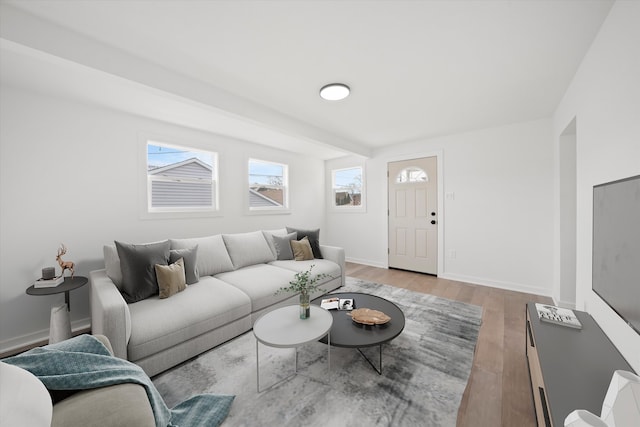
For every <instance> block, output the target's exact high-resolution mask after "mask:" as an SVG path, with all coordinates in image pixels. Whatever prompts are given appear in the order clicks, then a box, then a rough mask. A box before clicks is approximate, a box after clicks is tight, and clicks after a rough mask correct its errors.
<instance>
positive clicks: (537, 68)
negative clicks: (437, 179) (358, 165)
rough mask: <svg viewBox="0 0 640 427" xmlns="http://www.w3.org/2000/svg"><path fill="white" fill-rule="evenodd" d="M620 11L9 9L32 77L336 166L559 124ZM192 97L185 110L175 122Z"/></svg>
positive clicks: (6, 76)
mask: <svg viewBox="0 0 640 427" xmlns="http://www.w3.org/2000/svg"><path fill="white" fill-rule="evenodd" d="M612 4H613V1H612V0H593V1H591V0H581V1H577V0H554V1H551V0H548V1H546V0H509V1H508V0H495V1H489V0H487V1H483V0H475V1H474V0H466V1H463V0H458V1H435V0H430V1H239V0H234V1H207V0H200V1H188V0H187V1H177V0H176V1H171V0H168V1H167V0H165V1H131V0H129V1H106V0H102V1H101V0H94V1H77V0H68V1H67V0H57V1H38V0H31V1H12V0H3V1H2V6H3V15H5V18H4V20H3V21H2V24H3V25H2V27H0V31H2V32H1V33H0V35H1V36H2V39H3V44H2V56H1V57H0V60H1V61H2V69H1V72H2V73H3V76H2V77H3V80H5V81H9V82H20V83H22V84H26V82H25V80H24V79H26V78H27V77H25V72H24V71H25V70H24V67H37V68H39V69H40V70H41V71H40V72H41V73H46V75H49V74H51V75H55V74H59V78H60V79H65V77H64V76H65V72H60V71H61V70H67V71H68V70H69V69H71V68H74V67H75V68H76V72H77V73H81V74H82V77H78V76H77V75H76V77H75V78H73V79H68V81H67V83H66V84H64V85H63V86H65V87H66V86H70V85H71V86H73V84H74V82H75V83H79V82H84V84H85V86H93V87H96V86H99V87H103V86H104V85H105V84H106V80H109V84H108V85H107V86H106V87H109V88H110V89H109V93H111V94H112V96H111V98H115V97H114V96H113V94H118V98H120V99H121V101H120V103H121V104H122V105H120V107H118V106H117V105H116V104H118V102H117V101H116V100H114V99H112V100H111V101H108V98H109V97H105V96H104V93H102V94H100V93H97V92H95V90H96V89H94V92H95V93H94V95H95V99H93V101H94V102H103V103H105V104H108V103H109V102H111V104H112V105H111V106H112V107H114V108H124V107H123V106H124V105H125V103H123V102H122V99H125V100H126V99H127V93H129V94H131V97H132V98H135V99H138V98H140V99H142V98H144V97H145V96H150V98H149V99H152V98H153V100H152V101H149V100H147V101H149V102H146V103H144V102H141V103H140V105H138V106H137V107H135V108H138V109H140V111H138V113H139V114H143V115H147V116H156V117H158V118H161V119H163V120H168V121H174V122H177V123H180V124H184V125H190V123H189V121H190V120H193V126H194V127H199V128H205V129H207V130H213V131H216V130H218V132H219V133H225V134H229V135H234V136H237V137H242V138H245V139H250V140H254V141H256V142H262V143H266V144H269V145H276V146H277V145H278V144H282V148H285V149H291V147H292V146H296V145H297V150H298V151H304V152H309V153H311V154H313V155H317V156H319V157H323V158H331V157H336V156H339V155H342V154H345V153H347V152H354V153H358V154H364V155H366V154H368V153H370V152H371V150H374V149H376V148H378V147H383V146H386V145H390V144H397V143H401V142H405V141H412V140H417V139H422V138H429V137H433V136H437V135H444V134H452V133H458V132H463V131H468V130H473V129H480V128H486V127H491V126H498V125H503V124H508V123H514V122H520V121H526V120H533V119H538V118H541V117H547V116H549V115H551V114H552V113H553V111H554V109H555V107H556V105H557V104H558V102H559V101H560V99H561V97H562V96H563V94H564V92H565V90H566V88H567V86H568V84H569V82H570V80H571V78H572V77H573V75H574V74H575V72H576V69H577V67H578V65H579V63H580V61H581V60H582V58H583V56H584V54H585V52H586V51H587V49H588V47H589V46H590V44H591V42H592V40H593V39H594V37H595V35H596V33H597V31H598V30H599V28H600V26H601V24H602V22H603V21H604V19H605V18H606V15H607V13H608V11H609V9H610V8H611V6H612ZM52 24H53V25H52ZM45 27H46V28H48V30H47V31H45V30H44V28H45ZM59 27H62V28H63V29H65V30H71V31H66V32H60V31H56V28H59ZM79 40H83V43H85V44H82V43H81V42H80V41H79ZM87 43H89V44H87ZM83 46H84V47H86V46H91V47H92V48H91V49H83V48H82V47H83ZM26 47H28V48H26ZM116 57H117V58H119V59H118V61H114V60H113V58H116ZM60 58H63V59H64V60H60ZM34 61H36V62H38V63H39V64H40V65H39V66H38V65H36V64H35V63H34ZM136 61H138V62H136ZM44 63H46V64H47V67H44V66H43V64H44ZM78 64H80V65H82V66H83V67H81V70H80V69H78V67H79V65H78ZM141 64H145V66H147V70H150V69H153V70H157V71H158V72H157V73H155V72H153V73H146V74H144V73H141V72H140V70H141V69H144V67H143V66H142V65H141ZM48 67H58V71H57V73H56V72H48ZM60 67H61V68H60ZM149 67H151V68H149ZM33 72H35V71H33ZM163 73H164V74H163ZM27 74H28V73H27ZM70 74H73V73H70ZM20 79H22V80H20ZM101 79H102V80H101ZM36 80H37V81H39V82H40V85H44V84H46V82H47V81H49V80H51V82H54V81H55V80H54V78H53V77H46V78H44V82H45V83H43V76H38V79H35V78H34V79H33V81H36ZM96 81H101V84H100V85H96V84H92V85H90V84H88V82H96ZM330 82H343V83H346V84H348V85H349V86H351V88H352V94H351V96H350V97H349V98H347V99H346V100H343V101H338V102H328V101H324V100H322V99H321V98H320V97H319V96H318V90H319V89H320V87H321V86H323V85H324V84H326V83H330ZM60 85H61V83H60V82H59V81H55V85H54V84H50V85H49V86H50V88H53V87H60ZM115 87H119V88H120V90H116V89H114V88H115ZM65 90H68V91H72V89H70V88H68V87H67V88H66V89H65ZM76 92H77V94H78V95H77V96H81V95H80V94H81V93H85V94H86V95H85V96H87V97H89V96H90V95H89V94H90V93H91V90H88V89H86V88H83V89H82V90H77V91H76ZM134 94H135V95H134ZM100 99H102V101H100ZM160 99H163V100H162V101H160ZM163 102H166V103H167V104H166V106H165V107H166V108H156V109H157V110H160V111H164V114H165V115H166V116H167V117H161V116H159V114H160V112H153V111H151V110H152V109H151V108H150V107H149V106H150V105H156V106H158V105H162V103H163ZM132 104H134V105H137V104H136V103H135V102H133V103H132ZM178 104H180V105H181V106H182V107H181V108H183V110H184V111H181V112H180V114H177V113H176V114H175V115H176V117H178V116H179V118H171V117H169V116H171V114H167V113H166V111H168V110H167V109H171V108H173V109H180V108H179V107H178ZM145 105H146V107H145ZM185 107H188V108H186V109H184V108H185ZM129 108H134V107H132V106H130V107H129ZM144 108H147V111H146V112H144V111H142V110H143V109H144ZM132 112H135V111H132ZM192 116H193V117H192ZM197 116H202V117H200V119H197V118H196V117H197ZM213 117H215V118H216V119H215V120H211V118H213ZM223 118H224V120H226V121H227V122H226V125H223V124H222V121H223ZM211 123H217V125H216V126H217V127H216V126H212V125H211ZM225 126H227V127H229V129H227V128H226V127H225ZM242 126H247V129H245V134H242V132H241V130H240V127H242ZM234 127H235V128H236V129H235V131H233V130H231V128H234ZM220 129H222V131H220ZM234 132H236V133H234ZM263 132H264V133H263ZM247 134H248V135H247Z"/></svg>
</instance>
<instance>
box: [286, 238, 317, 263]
mask: <svg viewBox="0 0 640 427" xmlns="http://www.w3.org/2000/svg"><path fill="white" fill-rule="evenodd" d="M291 250H293V258H294V259H295V260H296V261H307V260H311V259H313V252H312V251H311V245H310V244H309V239H308V238H307V236H304V237H303V238H302V240H292V241H291Z"/></svg>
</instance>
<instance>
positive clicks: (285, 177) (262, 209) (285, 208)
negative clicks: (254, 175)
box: [245, 157, 291, 215]
mask: <svg viewBox="0 0 640 427" xmlns="http://www.w3.org/2000/svg"><path fill="white" fill-rule="evenodd" d="M252 162H255V163H261V164H264V165H274V166H279V167H282V185H281V186H277V185H270V184H265V186H267V187H274V188H279V187H281V188H282V197H283V203H282V206H251V200H250V195H249V194H250V191H251V190H252V183H251V163H252ZM245 164H246V167H247V169H246V174H245V176H246V179H247V181H246V183H247V186H246V188H247V191H246V193H245V197H246V203H245V207H246V211H247V213H248V214H251V215H262V214H289V213H291V209H290V206H291V205H290V203H291V201H290V200H289V165H288V164H286V163H282V162H276V161H271V160H263V159H258V158H255V157H250V158H248V159H247V162H246V163H245ZM263 197H264V196H263ZM272 200H273V199H272Z"/></svg>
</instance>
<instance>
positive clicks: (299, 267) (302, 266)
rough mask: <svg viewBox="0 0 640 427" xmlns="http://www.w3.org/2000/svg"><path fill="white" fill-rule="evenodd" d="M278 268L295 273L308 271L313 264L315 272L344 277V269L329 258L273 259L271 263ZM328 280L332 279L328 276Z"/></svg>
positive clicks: (338, 277)
mask: <svg viewBox="0 0 640 427" xmlns="http://www.w3.org/2000/svg"><path fill="white" fill-rule="evenodd" d="M269 265H273V266H275V267H278V268H284V269H287V270H291V271H293V272H295V273H299V272H302V271H307V270H309V268H310V267H311V266H312V265H313V274H314V275H316V274H322V273H324V274H328V275H329V276H331V277H333V278H336V279H340V278H341V277H342V270H341V268H340V265H338V264H336V263H335V262H333V261H329V260H328V259H313V260H309V261H293V260H292V261H273V262H271V263H269ZM326 280H331V279H329V278H327V279H326Z"/></svg>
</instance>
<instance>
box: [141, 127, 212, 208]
mask: <svg viewBox="0 0 640 427" xmlns="http://www.w3.org/2000/svg"><path fill="white" fill-rule="evenodd" d="M139 144H140V162H139V170H140V216H141V218H143V219H173V218H198V217H210V216H220V215H221V213H220V209H219V178H218V176H219V159H218V153H217V152H215V151H211V150H210V149H203V148H201V146H202V144H193V143H190V141H188V140H185V141H184V142H181V143H175V142H167V139H165V138H158V137H149V136H146V135H140V137H139Z"/></svg>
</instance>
